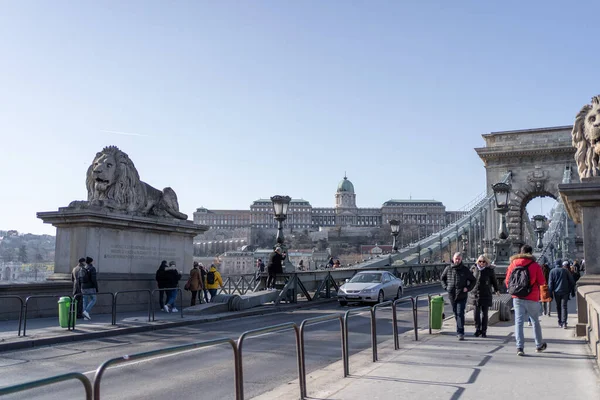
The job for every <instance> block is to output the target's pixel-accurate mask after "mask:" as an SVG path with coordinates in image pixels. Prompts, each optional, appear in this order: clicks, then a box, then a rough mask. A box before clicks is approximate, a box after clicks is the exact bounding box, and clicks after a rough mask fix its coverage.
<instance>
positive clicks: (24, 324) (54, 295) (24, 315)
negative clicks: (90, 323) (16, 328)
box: [23, 294, 73, 336]
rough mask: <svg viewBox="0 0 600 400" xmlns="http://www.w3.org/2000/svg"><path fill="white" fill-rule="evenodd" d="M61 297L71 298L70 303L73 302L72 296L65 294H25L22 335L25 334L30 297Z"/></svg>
mask: <svg viewBox="0 0 600 400" xmlns="http://www.w3.org/2000/svg"><path fill="white" fill-rule="evenodd" d="M61 297H68V298H69V299H71V303H73V298H72V297H71V296H70V295H68V294H66V295H59V294H34V295H31V296H27V298H26V299H25V306H24V310H25V311H24V312H23V336H27V310H28V304H29V300H31V299H44V298H46V299H54V298H61ZM70 319H71V313H69V324H68V325H69V330H71V321H70Z"/></svg>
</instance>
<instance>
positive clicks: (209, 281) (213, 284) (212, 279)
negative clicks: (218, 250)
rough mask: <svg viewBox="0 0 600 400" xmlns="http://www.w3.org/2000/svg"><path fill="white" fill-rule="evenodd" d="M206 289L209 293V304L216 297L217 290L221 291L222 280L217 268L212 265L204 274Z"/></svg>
mask: <svg viewBox="0 0 600 400" xmlns="http://www.w3.org/2000/svg"><path fill="white" fill-rule="evenodd" d="M206 287H207V288H208V292H209V293H210V301H211V302H212V301H213V299H214V297H215V296H216V295H217V290H219V288H221V289H223V278H221V274H220V273H219V271H217V267H215V265H214V264H211V265H210V269H209V270H208V273H207V274H206Z"/></svg>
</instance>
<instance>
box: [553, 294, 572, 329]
mask: <svg viewBox="0 0 600 400" xmlns="http://www.w3.org/2000/svg"><path fill="white" fill-rule="evenodd" d="M554 300H556V314H558V323H559V324H560V325H566V324H567V317H568V316H569V312H568V310H567V302H568V301H569V293H565V294H558V293H554Z"/></svg>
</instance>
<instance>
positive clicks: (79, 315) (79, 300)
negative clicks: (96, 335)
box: [71, 258, 85, 319]
mask: <svg viewBox="0 0 600 400" xmlns="http://www.w3.org/2000/svg"><path fill="white" fill-rule="evenodd" d="M84 266H85V258H80V259H79V263H78V264H77V265H76V266H75V268H73V271H72V272H71V283H72V284H73V299H74V300H75V301H76V302H77V318H78V319H81V318H83V296H82V295H81V287H80V286H79V280H78V278H77V277H78V275H79V271H80V270H81V268H83V267H84Z"/></svg>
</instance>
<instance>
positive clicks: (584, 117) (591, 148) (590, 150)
mask: <svg viewBox="0 0 600 400" xmlns="http://www.w3.org/2000/svg"><path fill="white" fill-rule="evenodd" d="M571 135H572V138H573V146H574V147H575V148H576V149H577V151H576V152H575V161H576V162H577V170H578V171H579V177H580V178H590V177H593V176H600V170H599V169H598V164H599V159H600V96H595V97H593V98H592V104H586V105H585V106H583V108H582V109H581V111H579V114H577V118H576V119H575V124H574V125H573V132H572V133H571Z"/></svg>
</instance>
